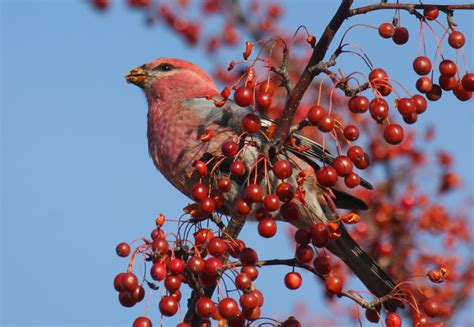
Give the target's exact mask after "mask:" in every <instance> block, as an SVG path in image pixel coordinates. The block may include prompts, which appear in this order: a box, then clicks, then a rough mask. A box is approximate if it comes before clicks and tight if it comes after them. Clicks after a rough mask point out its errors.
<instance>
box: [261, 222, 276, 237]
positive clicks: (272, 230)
mask: <svg viewBox="0 0 474 327" xmlns="http://www.w3.org/2000/svg"><path fill="white" fill-rule="evenodd" d="M276 232H277V224H276V222H275V220H274V219H272V218H265V219H262V220H260V221H259V222H258V234H259V235H260V236H262V237H265V238H270V237H273V236H275V234H276Z"/></svg>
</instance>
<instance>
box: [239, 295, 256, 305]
mask: <svg viewBox="0 0 474 327" xmlns="http://www.w3.org/2000/svg"><path fill="white" fill-rule="evenodd" d="M239 302H240V306H241V307H242V309H254V308H256V307H258V299H257V297H256V296H255V295H253V294H252V293H244V294H242V295H241V296H240V299H239Z"/></svg>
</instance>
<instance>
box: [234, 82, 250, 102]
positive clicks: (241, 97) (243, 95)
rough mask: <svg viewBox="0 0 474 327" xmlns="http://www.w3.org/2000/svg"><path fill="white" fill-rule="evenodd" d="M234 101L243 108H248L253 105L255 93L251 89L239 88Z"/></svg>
mask: <svg viewBox="0 0 474 327" xmlns="http://www.w3.org/2000/svg"><path fill="white" fill-rule="evenodd" d="M234 100H235V103H237V104H238V105H239V106H241V107H248V106H250V105H251V104H252V100H253V92H252V89H251V88H250V87H247V86H242V87H239V88H238V89H237V90H236V91H235V93H234Z"/></svg>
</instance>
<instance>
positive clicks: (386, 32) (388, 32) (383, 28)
mask: <svg viewBox="0 0 474 327" xmlns="http://www.w3.org/2000/svg"><path fill="white" fill-rule="evenodd" d="M394 33H395V27H394V26H393V25H392V24H391V23H383V24H380V26H379V35H380V36H381V37H383V38H384V39H389V38H391V37H392V36H393V34H394Z"/></svg>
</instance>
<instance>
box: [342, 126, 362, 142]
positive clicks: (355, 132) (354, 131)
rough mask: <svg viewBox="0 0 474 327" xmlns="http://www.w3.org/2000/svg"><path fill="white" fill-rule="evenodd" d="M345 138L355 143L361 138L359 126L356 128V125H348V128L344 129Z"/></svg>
mask: <svg viewBox="0 0 474 327" xmlns="http://www.w3.org/2000/svg"><path fill="white" fill-rule="evenodd" d="M343 133H344V137H345V138H346V139H347V140H348V141H355V140H357V139H358V138H359V129H358V128H357V126H354V125H347V126H346V127H344V131H343Z"/></svg>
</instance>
